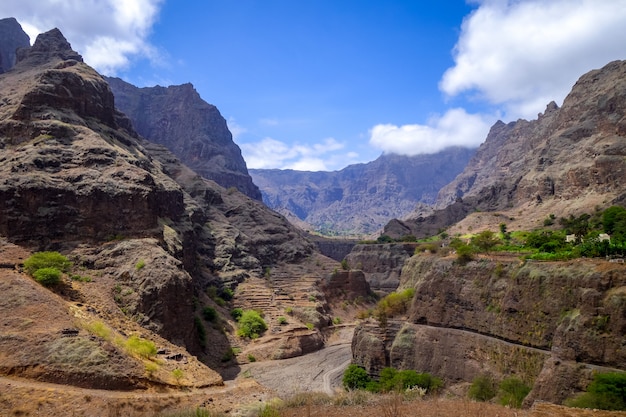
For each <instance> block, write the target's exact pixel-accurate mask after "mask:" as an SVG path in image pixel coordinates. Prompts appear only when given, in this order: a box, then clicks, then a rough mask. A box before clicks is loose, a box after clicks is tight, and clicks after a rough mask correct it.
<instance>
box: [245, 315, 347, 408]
mask: <svg viewBox="0 0 626 417" xmlns="http://www.w3.org/2000/svg"><path fill="white" fill-rule="evenodd" d="M353 333H354V326H345V327H343V328H342V329H341V330H340V331H339V332H338V333H337V334H336V335H335V336H334V337H332V338H331V339H330V340H329V343H328V344H327V347H325V348H324V349H322V350H319V351H317V352H313V353H309V354H308V355H304V356H299V357H296V358H290V359H282V360H278V361H265V362H253V363H250V364H246V365H242V366H241V370H240V372H239V376H238V378H252V379H254V380H255V381H257V382H258V383H259V384H261V385H263V386H265V387H267V388H269V389H271V390H273V391H275V392H276V393H277V395H279V396H289V395H291V394H295V393H298V392H326V393H328V394H333V393H335V390H337V389H338V388H340V387H341V379H342V375H343V371H344V370H345V369H346V367H347V366H348V365H349V364H350V361H351V360H352V350H351V347H350V344H351V341H352V334H353Z"/></svg>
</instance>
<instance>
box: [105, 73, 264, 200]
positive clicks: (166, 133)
mask: <svg viewBox="0 0 626 417" xmlns="http://www.w3.org/2000/svg"><path fill="white" fill-rule="evenodd" d="M106 80H107V81H108V82H109V85H110V86H111V90H112V91H113V94H114V96H115V105H116V107H117V108H118V109H120V110H121V111H122V112H124V113H125V114H126V115H127V116H128V117H129V118H130V119H131V120H132V122H133V126H134V128H135V129H136V130H137V132H139V134H140V135H141V136H143V137H144V138H146V139H148V140H149V141H151V142H155V143H158V144H161V145H164V146H165V147H166V148H168V149H169V150H170V151H171V152H173V153H174V154H175V155H176V156H178V158H180V160H181V161H182V162H183V163H184V164H185V165H187V166H188V167H190V168H191V169H192V170H194V171H195V172H197V173H198V174H199V175H201V176H203V177H204V178H207V179H210V180H213V181H215V182H216V183H218V184H219V185H221V186H222V187H225V188H230V187H235V188H236V189H238V190H239V191H241V192H242V193H244V194H246V195H247V196H248V197H250V198H253V199H255V200H261V194H260V192H259V189H258V188H257V187H256V185H254V184H253V183H252V179H251V178H250V176H249V175H248V169H247V167H246V162H245V161H244V160H243V157H242V156H241V150H240V149H239V147H238V146H237V145H236V144H235V142H233V138H232V135H231V133H230V131H229V130H228V126H226V120H224V118H223V117H222V115H221V114H220V112H219V110H218V109H217V107H215V106H213V105H211V104H209V103H207V102H206V101H204V100H202V98H201V97H200V95H199V94H198V92H197V91H196V90H195V89H194V88H193V85H191V84H183V85H177V86H169V87H160V86H156V87H145V88H138V87H135V86H134V85H132V84H129V83H126V82H124V81H122V80H121V79H119V78H106Z"/></svg>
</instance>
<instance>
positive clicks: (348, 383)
mask: <svg viewBox="0 0 626 417" xmlns="http://www.w3.org/2000/svg"><path fill="white" fill-rule="evenodd" d="M342 382H343V386H344V387H345V388H346V389H365V387H367V384H368V383H369V382H370V377H369V375H367V372H365V369H363V368H361V367H360V366H358V365H355V364H353V363H352V364H350V365H348V368H347V369H346V371H345V372H344V373H343V379H342Z"/></svg>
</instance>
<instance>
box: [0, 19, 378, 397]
mask: <svg viewBox="0 0 626 417" xmlns="http://www.w3.org/2000/svg"><path fill="white" fill-rule="evenodd" d="M184 88H187V89H190V87H184ZM50 250H52V251H59V252H61V253H62V254H63V255H64V256H66V257H67V258H69V260H70V261H71V262H72V264H73V266H71V269H70V270H69V271H68V272H67V273H66V274H64V276H63V278H62V280H61V282H60V283H59V284H57V285H56V286H54V287H51V288H45V287H42V286H41V285H39V284H37V283H36V282H35V281H34V280H33V279H32V278H31V277H30V276H28V275H27V274H26V273H25V272H24V271H23V269H22V265H23V263H24V260H25V259H26V258H27V257H28V256H29V255H30V254H31V253H33V252H39V251H50ZM0 261H1V262H0V278H1V279H0V290H1V291H2V293H3V294H4V296H3V297H2V299H1V300H0V317H1V319H0V323H2V324H1V326H2V329H3V331H2V337H0V357H2V361H0V362H1V363H0V376H1V375H17V376H22V377H28V378H34V379H39V380H45V381H52V382H56V383H62V384H72V385H79V386H83V387H90V388H106V389H138V388H146V387H168V386H169V387H172V386H180V385H184V386H196V387H199V386H200V387H201V386H207V385H216V384H221V383H222V377H221V376H220V375H219V374H218V373H217V372H216V371H215V369H218V370H220V369H222V368H223V367H224V366H225V364H231V365H234V364H236V361H237V359H236V358H235V356H234V355H233V354H232V352H233V346H236V347H237V349H239V350H242V351H243V352H242V354H244V356H242V358H246V357H247V356H246V355H247V354H248V352H254V354H255V355H256V357H257V358H259V359H264V358H268V357H273V358H281V357H290V356H295V355H299V354H302V353H304V352H307V351H310V350H312V349H317V348H319V347H321V346H323V344H324V340H325V339H324V336H323V333H322V331H323V329H324V328H326V327H328V326H329V325H330V322H331V317H332V312H331V311H330V306H329V305H328V303H327V302H326V295H325V294H324V292H323V286H322V285H321V284H322V283H323V282H324V281H325V280H326V279H329V277H330V275H331V274H332V271H333V270H335V269H337V266H338V265H339V264H338V263H337V262H335V261H332V260H331V259H329V258H325V257H324V256H322V255H320V254H319V253H318V252H317V251H316V249H315V245H314V244H313V243H311V242H310V241H309V240H307V239H306V237H305V236H304V235H303V233H302V232H301V231H299V230H298V229H296V228H295V227H293V226H292V225H291V224H290V223H289V222H288V221H287V220H286V219H285V218H283V217H282V216H280V215H278V214H277V213H275V212H272V211H271V210H269V209H268V208H267V207H266V206H265V205H263V204H262V203H261V202H260V201H258V200H254V199H251V198H249V197H247V196H246V195H244V194H242V193H240V192H238V191H237V190H236V189H235V188H229V189H226V188H224V187H222V186H220V185H218V184H216V183H215V182H214V181H212V180H209V179H206V178H204V177H202V176H200V175H198V174H197V173H195V172H194V171H193V170H191V169H190V168H189V167H187V166H186V165H184V164H182V163H181V161H180V160H179V159H178V158H177V157H176V156H174V154H173V153H171V152H170V151H169V150H167V149H166V148H165V147H164V146H162V145H159V144H155V143H152V142H149V141H147V140H145V139H144V138H142V137H141V136H139V135H138V134H137V132H135V131H134V129H133V127H132V123H131V121H130V120H129V119H128V118H127V117H126V116H125V115H124V114H122V113H120V112H119V111H118V110H117V109H116V108H115V106H114V98H113V93H112V91H111V89H110V87H109V84H108V83H107V82H106V80H105V79H104V78H103V77H102V76H100V75H99V74H98V73H97V72H96V71H94V70H93V69H92V68H91V67H89V66H88V65H86V64H85V63H84V62H83V59H82V57H81V56H80V55H79V54H78V53H76V52H75V51H73V50H72V49H71V46H70V44H69V43H68V42H67V40H66V39H65V38H64V37H63V35H62V34H61V32H60V31H59V30H57V29H54V30H51V31H49V32H46V33H44V34H41V35H39V36H38V37H37V39H36V41H35V43H34V45H33V46H32V47H30V48H26V49H23V50H20V53H19V54H18V61H17V64H16V65H15V67H14V68H13V69H11V70H10V71H8V72H7V73H5V74H2V75H0ZM359 278H361V281H362V284H364V281H363V279H362V277H359V276H355V277H354V278H353V281H354V280H357V281H358V279H359ZM355 282H356V281H355ZM354 287H355V288H366V286H365V285H361V286H360V287H359V286H358V285H355V286H354ZM222 296H223V297H224V298H226V299H227V300H226V301H225V299H224V298H221V297H222ZM231 298H232V299H231ZM229 300H230V301H229ZM236 307H240V308H249V309H257V310H259V311H263V312H264V315H265V320H267V322H268V323H269V324H270V325H271V326H272V331H271V333H270V332H268V337H267V338H264V337H260V338H259V339H258V340H256V342H258V343H252V341H251V340H249V339H243V338H240V337H238V336H237V335H236V334H235V329H236V324H235V322H234V321H233V318H232V317H231V315H230V309H231V308H236ZM48 308H50V309H52V310H54V311H53V312H51V311H48ZM207 308H211V309H213V310H212V311H214V312H215V314H216V317H215V320H219V321H215V322H211V321H210V319H209V318H206V316H205V315H203V311H204V310H206V309H207ZM286 308H288V309H290V311H292V312H293V317H290V320H289V323H287V324H285V325H278V324H277V323H276V322H277V320H278V317H280V316H282V315H284V314H286V313H285V310H284V309H286ZM303 320H306V321H303ZM309 323H312V324H313V325H312V326H311V325H309ZM149 343H153V344H154V345H156V347H157V348H158V349H155V350H158V352H160V353H158V354H156V353H154V354H150V355H158V356H148V357H146V355H145V354H138V353H137V351H136V350H135V349H137V347H136V346H137V344H139V346H140V347H141V346H144V347H145V346H146V344H149ZM33 346H36V347H37V348H36V349H35V348H33ZM249 354H250V355H251V354H252V353H249ZM227 355H228V356H227ZM243 360H245V359H243ZM177 369H178V370H179V372H180V374H176V375H179V376H178V377H176V375H174V374H175V373H174V374H173V372H174V371H175V370H177ZM180 375H184V377H182V378H181V377H180Z"/></svg>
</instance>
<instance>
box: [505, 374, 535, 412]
mask: <svg viewBox="0 0 626 417" xmlns="http://www.w3.org/2000/svg"><path fill="white" fill-rule="evenodd" d="M529 392H530V387H529V386H528V385H526V384H524V383H523V382H522V381H521V380H519V379H517V378H515V377H510V378H507V379H505V380H503V381H502V382H500V394H499V397H500V404H501V405H504V406H508V407H515V408H520V407H521V406H522V401H524V398H526V396H527V395H528V393H529Z"/></svg>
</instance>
